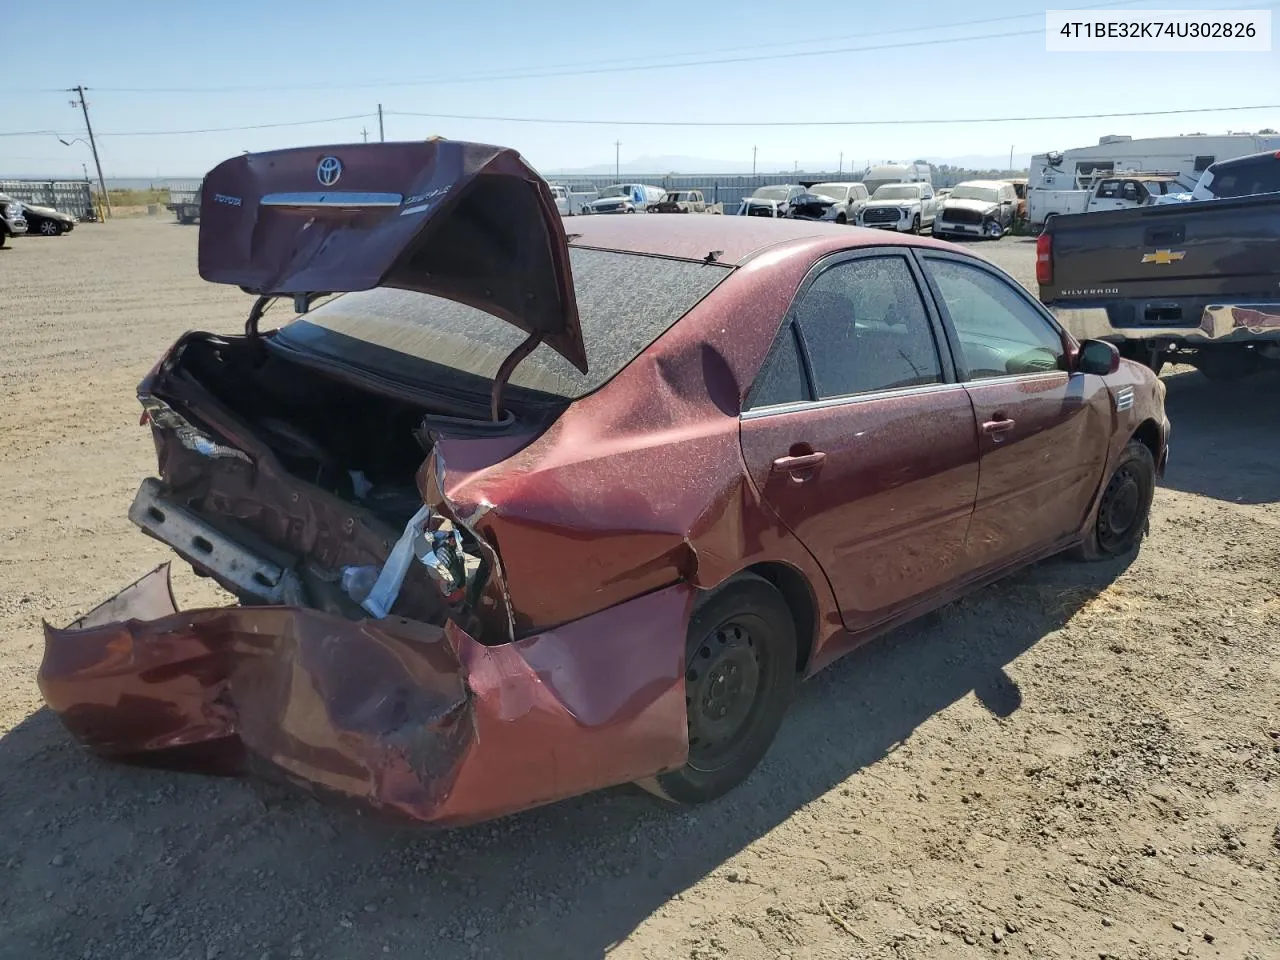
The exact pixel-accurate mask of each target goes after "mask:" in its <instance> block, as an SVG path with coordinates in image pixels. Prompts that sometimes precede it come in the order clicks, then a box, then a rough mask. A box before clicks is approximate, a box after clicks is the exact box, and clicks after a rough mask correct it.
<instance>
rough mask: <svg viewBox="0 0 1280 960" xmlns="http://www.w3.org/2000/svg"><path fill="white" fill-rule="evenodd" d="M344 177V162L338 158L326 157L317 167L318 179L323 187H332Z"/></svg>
mask: <svg viewBox="0 0 1280 960" xmlns="http://www.w3.org/2000/svg"><path fill="white" fill-rule="evenodd" d="M341 176H342V161H341V160H339V159H338V158H337V157H325V158H323V159H322V160H321V161H320V162H319V163H318V164H317V165H316V179H317V180H319V181H320V184H321V186H325V187H332V186H333V185H334V184H335V183H337V182H338V178H339V177H341Z"/></svg>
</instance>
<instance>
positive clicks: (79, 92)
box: [67, 86, 112, 217]
mask: <svg viewBox="0 0 1280 960" xmlns="http://www.w3.org/2000/svg"><path fill="white" fill-rule="evenodd" d="M67 93H74V94H76V96H77V97H78V99H76V100H72V101H71V106H72V107H79V108H80V110H81V112H82V113H83V114H84V128H85V129H86V130H87V131H89V149H90V150H92V151H93V165H94V166H95V167H97V168H98V186H100V187H101V188H102V202H103V203H105V204H106V206H107V216H108V217H109V216H111V215H112V214H111V195H110V194H109V193H107V181H106V178H105V177H103V175H102V161H101V160H99V159H98V144H97V143H96V142H95V141H94V139H93V125H92V124H91V123H89V105H88V104H87V103H85V102H84V87H83V86H75V87H71V88H70V89H69V90H67Z"/></svg>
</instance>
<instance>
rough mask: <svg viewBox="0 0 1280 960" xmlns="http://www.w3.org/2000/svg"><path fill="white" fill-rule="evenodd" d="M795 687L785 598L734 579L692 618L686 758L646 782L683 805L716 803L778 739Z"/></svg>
mask: <svg viewBox="0 0 1280 960" xmlns="http://www.w3.org/2000/svg"><path fill="white" fill-rule="evenodd" d="M795 682H796V635H795V624H794V622H793V621H792V618H791V613H790V611H789V610H788V609H787V605H786V602H785V601H784V600H783V599H782V595H781V594H780V593H779V592H778V591H777V590H776V589H775V588H774V587H773V586H772V585H771V584H770V583H769V582H768V581H767V580H765V579H763V578H762V577H758V576H755V575H754V574H740V575H739V576H737V577H734V578H732V579H731V580H729V581H728V582H727V583H725V584H724V585H723V586H722V587H720V588H719V589H718V590H716V591H714V592H712V593H710V594H708V595H707V596H706V597H704V598H703V599H702V600H701V602H700V603H699V604H698V605H697V606H696V607H695V608H694V612H693V616H692V617H691V618H690V620H689V632H688V636H687V640H686V644H685V706H686V709H687V712H688V724H689V758H688V760H687V762H686V763H685V765H684V766H683V767H681V768H680V769H679V770H673V771H670V772H668V773H663V774H659V775H658V776H657V777H654V778H652V779H651V780H649V781H646V782H644V783H643V784H641V785H642V786H644V787H645V788H646V789H648V790H650V791H652V792H654V793H657V794H658V795H659V796H662V797H665V798H667V799H669V800H674V801H676V802H678V803H703V802H705V801H708V800H714V799H715V798H716V797H718V796H720V795H722V794H724V793H726V792H728V791H729V790H731V789H732V788H733V787H735V786H737V785H738V784H739V783H741V782H742V781H743V780H745V779H746V777H747V775H748V774H750V773H751V771H752V770H753V769H754V768H755V766H756V764H757V763H759V762H760V758H761V757H763V756H764V754H765V752H766V751H767V750H768V749H769V744H771V743H772V742H773V738H774V736H775V735H776V734H777V732H778V727H779V726H780V725H781V723H782V716H783V714H784V713H785V712H786V708H787V705H788V704H789V703H790V702H791V697H792V694H793V693H794V690H795Z"/></svg>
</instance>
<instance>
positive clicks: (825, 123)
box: [386, 103, 1280, 127]
mask: <svg viewBox="0 0 1280 960" xmlns="http://www.w3.org/2000/svg"><path fill="white" fill-rule="evenodd" d="M1242 110H1280V104H1276V103H1264V104H1258V105H1256V106H1246V107H1234V106H1233V107H1190V108H1180V109H1176V110H1129V111H1125V112H1122V113H1073V114H1055V115H1052V116H1028V117H1009V116H1000V117H929V118H921V119H911V120H904V119H898V120H580V119H574V118H568V117H558V118H552V117H499V116H477V115H473V114H462V113H416V112H410V111H404V110H387V111H386V113H387V114H388V115H390V116H396V117H423V118H428V119H432V120H484V121H489V122H500V123H546V124H561V123H563V124H574V125H585V126H601V127H895V126H912V125H917V124H923V123H928V124H942V123H950V124H955V123H1029V122H1032V121H1038V120H1106V119H1111V118H1116V117H1164V116H1174V115H1176V114H1187V113H1227V112H1239V111H1242Z"/></svg>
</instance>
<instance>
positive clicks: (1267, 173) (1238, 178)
mask: <svg viewBox="0 0 1280 960" xmlns="http://www.w3.org/2000/svg"><path fill="white" fill-rule="evenodd" d="M1261 193H1280V151H1268V152H1267V153H1255V154H1251V155H1250V156H1247V157H1237V158H1235V159H1234V160H1219V161H1218V162H1217V163H1214V164H1211V165H1210V166H1209V167H1208V169H1206V170H1205V172H1204V173H1203V174H1201V176H1200V180H1199V181H1198V182H1197V183H1196V185H1195V188H1194V189H1193V190H1192V191H1191V199H1193V200H1221V199H1223V198H1226V197H1248V196H1253V195H1256V194H1261Z"/></svg>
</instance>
